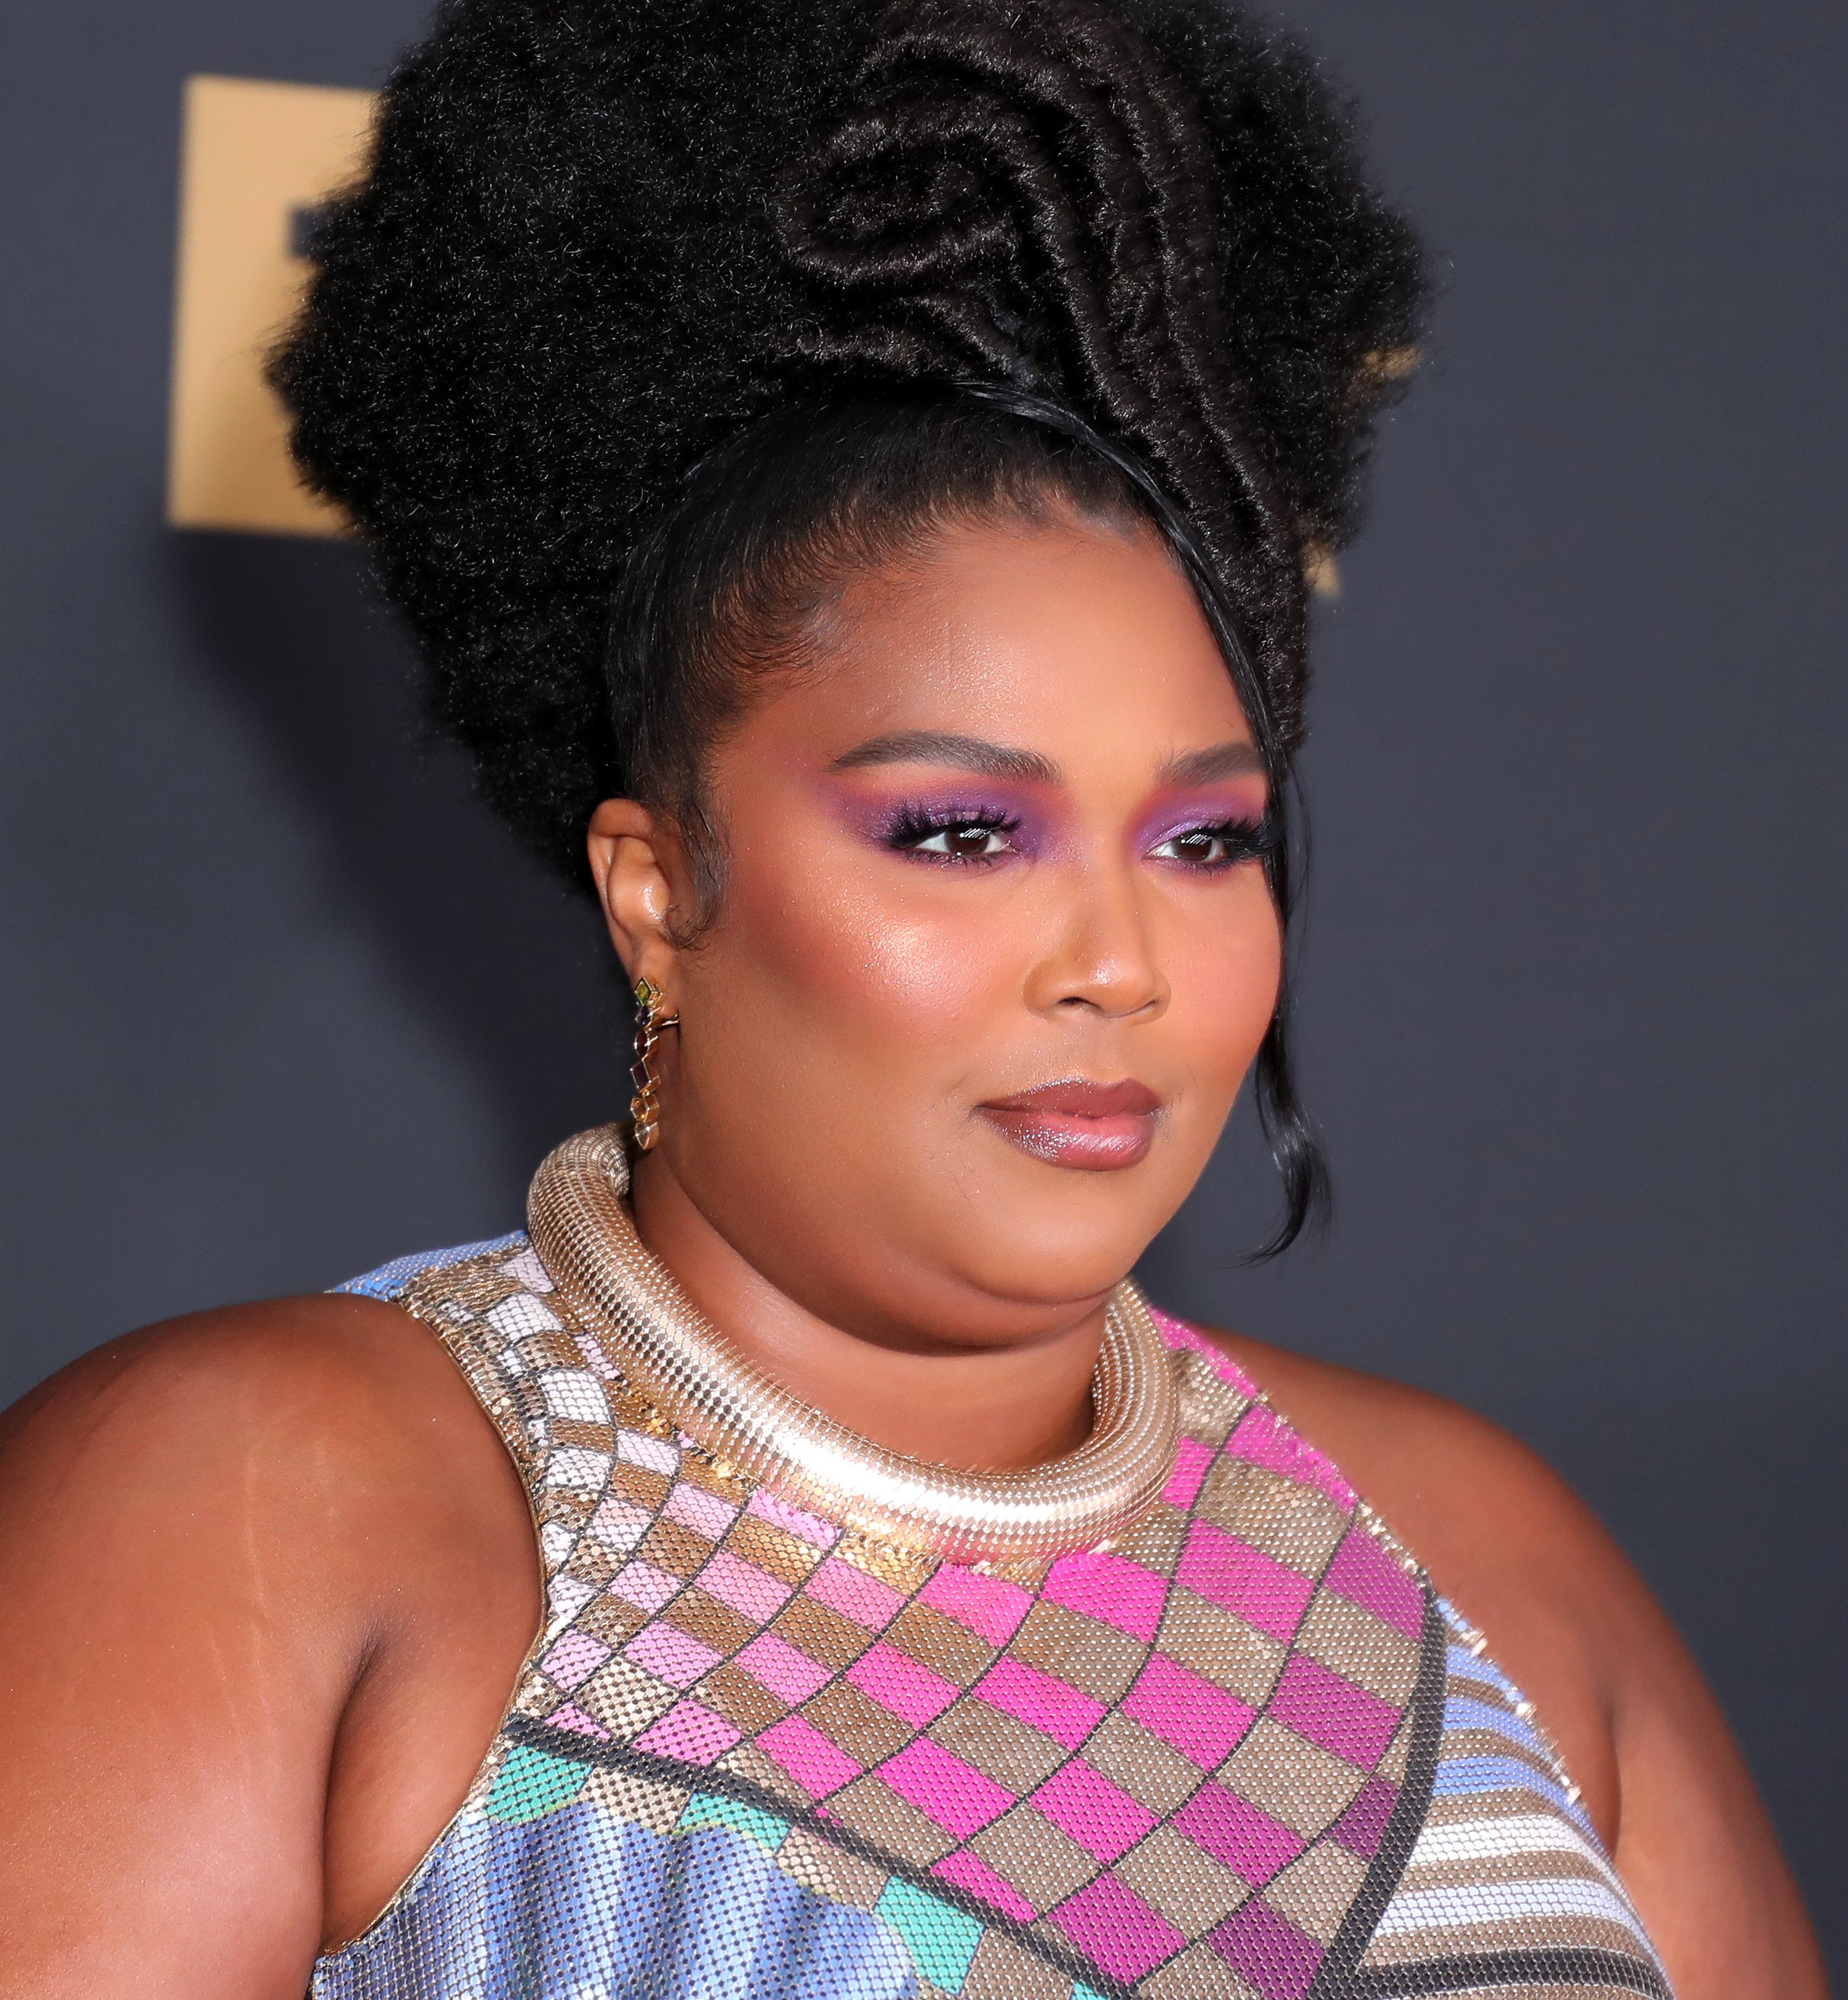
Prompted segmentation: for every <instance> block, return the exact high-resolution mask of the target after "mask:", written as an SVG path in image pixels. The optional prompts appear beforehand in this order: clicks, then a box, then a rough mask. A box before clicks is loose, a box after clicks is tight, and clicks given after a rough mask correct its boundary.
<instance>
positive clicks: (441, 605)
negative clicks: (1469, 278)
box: [273, 0, 1423, 870]
mask: <svg viewBox="0 0 1848 2000" xmlns="http://www.w3.org/2000/svg"><path fill="white" fill-rule="evenodd" d="M311 249H312V255H313V258H314V262H315V265H316V266H317V270H316V275H315V276H314V280H313V283H312V284H311V287H310V290H309V294H308V297H307V302H306V304H305V307H304V311H303V312H302V314H301V316H300V320H299V321H298V322H297V325H296V326H295V327H294V329H293V330H292V332H290V335H289V336H288V339H287V341H286V342H285V344H284V345H283V346H282V348H281V349H279V351H278V352H277V354H276V357H275V359H274V361H273V379H274V380H275V381H276V385H277V387H278V388H279V389H280V391H281V393H282V394H283V398H284V399H285V401H287V404H288V405H289V407H290V410H291V411H292V412H293V415H294V423H295V429H294V446H295V450H296V453H297V457H298V459H299V461H300V464H301V466H302V467H303V469H304V472H305V474H307V477H308V478H309V480H310V481H311V483H312V484H314V487H315V488H318V490H319V491H321V492H322V493H323V494H325V495H328V497H329V498H332V500H334V501H335V502H337V503H338V504H339V505H340V506H341V507H342V509H345V510H346V512H347V514H348V515H349V516H350V518H351V519H352V520H353V523H355V524H356V527H357V528H358V530H359V531H360V533H361V534H362V535H363V536H364V538H365V539H366V541H367V542H368V543H369V544H370V547H371V548H372V550H373V553H374V555H375V557H376V559H377V564H378V567H379V570H380V575H381V576H382V578H383V580H384V585H385V586H386V588H387V590H388V592H390V594H391V595H392V596H393V597H394V599H396V600H397V602H398V603H399V604H400V605H401V607H402V608H403V609H404V611H405V613H406V614H407V615H408V617H409V619H410V621H411V623H412V626H413V627H414V628H415V631H416V634H417V635H418V637H419V641H420V642H421V644H422V648H423V650H424V652H425V655H426V658H427V659H428V661H429V665H430V669H431V677H432V692H433V696H434V700H435V703H436V711H437V714H438V716H439V719H440V720H441V721H442V722H443V724H445V725H446V727H449V728H450V729H451V730H452V731H453V732H454V733H455V734H457V735H458V736H459V737H460V738H462V739H463V740H464V741H465V742H466V743H467V745H469V747H470V748H471V750H472V752H473V753H474V756H475V758H476V759H477V760H478V766H479V769H480V771H481V780H482V783H483V786H484V789H485V792H486V793H487V794H488V797H489V799H490V800H491V801H492V803H493V804H495V806H496V807H498V809H499V810H500V811H501V812H502V814H504V815H505V817H506V818H508V819H509V821H512V824H513V825H515V826H516V828H518V829H519V831H520V832H522V833H523V835H525V836H526V838H527V839H529V840H530V842H532V843H533V844H534V845H536V846H537V847H538V848H539V849H541V850H542V851H544V852H546V853H547V854H548V855H550V856H553V857H554V859H558V860H559V861H560V862H561V863H562V864H563V865H564V866H565V867H566V868H567V869H568V870H578V869H581V866H582V862H581V856H582V837H583V828H584V826H585V821H586V820H587V818H588V817H589V812H590V810H591V807H592V805H593V804H594V803H595V801H596V800H597V799H598V798H599V797H602V796H605V795H606V794H607V793H610V791H612V790H617V789H620V786H621V783H622V779H623V775H624V761H623V757H622V755H621V746H620V744H619V743H618V742H617V738H616V734H615V727H614V725H613V722H612V720H611V717H612V704H611V691H610V686H608V684H607V679H606V676H607V675H608V673H609V671H610V668H609V663H608V661H607V659H606V653H607V651H608V646H607V632H608V627H609V620H610V607H611V604H612V600H613V595H614V594H615V592H616V591H617V586H618V585H619V583H620V579H621V578H622V576H623V574H624V565H625V563H626V561H627V559H628V557H630V555H631V554H632V553H633V552H634V550H635V549H636V548H637V545H638V543H641V541H642V540H643V539H644V536H647V535H648V533H649V532H650V530H651V523H655V522H657V521H658V519H659V518H660V517H661V516H662V514H663V512H664V510H667V509H670V508H671V507H672V505H674V504H675V502H676V495H679V493H680V492H681V491H683V481H685V479H686V475H687V474H688V471H689V469H690V467H693V466H694V465H696V464H697V463H698V462H699V461H700V460H701V459H702V458H703V457H704V456H705V455H706V454H708V453H710V452H712V451H713V450H714V449H715V448H716V447H718V446H721V445H724V443H726V441H727V440H728V439H736V438H737V437H738V436H740V435H741V433H743V432H745V431H746V429H747V428H748V427H749V426H751V425H753V424H754V423H756V422H758V421H759V419H762V418H766V416H768V415H770V414H771V413H773V412H776V411H787V410H788V408H790V407H791V406H792V403H794V404H797V405H799V404H800V403H801V400H802V399H804V398H815V399H818V401H820V402H821V403H822V404H824V405H825V404H827V403H828V401H830V399H841V400H847V401H850V400H851V399H853V398H855V397H862V396H865V395H867V394H872V395H874V396H876V397H877V396H880V395H888V396H889V395H890V394H891V393H892V392H894V391H897V392H899V393H901V394H919V393H922V392H927V391H929V392H935V391H942V392H943V394H950V395H954V394H955V393H956V391H955V388H954V385H956V384H966V383H968V382H971V381H976V382H988V383H993V384H1003V385H1008V386H1009V387H1012V388H1013V389H1014V390H1017V391H1021V392H1023V393H1029V392H1030V394H1032V395H1033V396H1035V397H1037V398H1041V399H1044V401H1047V402H1050V403H1052V404H1056V405H1058V406H1060V408H1062V409H1064V410H1068V411H1071V412H1072V413H1073V414H1074V415H1076V416H1077V417H1079V418H1081V419H1082V422H1083V423H1084V424H1086V425H1089V427H1091V429H1092V430H1094V431H1095V432H1097V433H1099V434H1101V435H1102V436H1104V437H1106V438H1108V439H1111V440H1112V441H1113V443H1114V444H1115V445H1117V446H1120V448H1121V449H1122V450H1124V451H1125V452H1127V453H1131V455H1133V457H1134V459H1135V460H1136V461H1137V463H1138V464H1141V465H1142V466H1145V467H1147V469H1148V472H1149V473H1150V474H1152V476H1153V478H1154V480H1155V481H1156V482H1158V485H1159V487H1160V488H1161V490H1162V492H1163V493H1164V494H1165V495H1166V496H1167V497H1168V498H1169V499H1170V500H1171V501H1172V504H1173V506H1174V508H1175V509H1176V511H1177V512H1178V513H1179V516H1182V517H1183V518H1184V519H1185V520H1186V522H1187V523H1190V526H1192V528H1193V530H1194V531H1195V532H1196V533H1197V536H1198V539H1199V542H1200V545H1201V547H1203V548H1204V550H1205V551H1206V552H1207V556H1208V557H1209V558H1210V560H1211V563H1212V564H1213V566H1214V571H1215V573H1216V574H1217V575H1218V577H1219V578H1221V582H1222V585H1223V589H1224V593H1225V595H1226V596H1227V598H1228V600H1229V602H1231V606H1233V607H1234V609H1235V613H1236V615H1237V617H1238V620H1239V622H1240V624H1241V627H1242V634H1243V637H1244V640H1245V644H1246V646H1247V648H1249V651H1250V653H1251V655H1252V659H1253V661H1254V662H1255V665H1256V676H1257V679H1258V682H1259V685H1260V686H1261V689H1262V692H1263V699H1264V700H1265V702H1266V704H1267V706H1268V710H1269V714H1268V717H1266V724H1267V727H1268V728H1269V730H1270V733H1271V734H1272V735H1273V737H1274V739H1275V740H1276V741H1277V742H1278V743H1279V744H1280V745H1282V746H1283V749H1284V754H1286V755H1287V752H1288V751H1289V750H1290V748H1293V747H1294V744H1295V743H1296V741H1297V740H1298V738H1299V737H1300V734H1301V705H1302V694H1303V687H1304V677H1305V661H1304V627H1305V617H1306V609H1305V607H1306V596H1305V591H1304V569H1305V564H1312V563H1313V562H1314V561H1316V560H1317V559H1318V557H1320V556H1321V555H1322V554H1325V553H1326V552H1328V551H1330V550H1333V549H1334V548H1336V547H1338V546H1339V544H1340V543H1342V542H1343V540H1345V539H1346V536H1348V535H1349V534H1350V533H1351V531H1352V530H1353V526H1354V524H1355V520H1356V509H1357V499H1358V488H1359V483H1360V474H1361V471H1362V469H1363V462H1364V459H1365V456H1366V451H1367V441H1368V438H1369V434H1370V426H1371V424H1372V421H1373V419H1374V415H1376V413H1377V410H1378V409H1379V408H1380V407H1381V404H1382V402H1383V401H1384V400H1385V399H1386V398H1387V397H1388V395H1389V394H1390V393H1391V388H1392V385H1393V383H1394V381H1395V378H1396V377H1398V375H1399V374H1400V373H1402V372H1403V366H1404V362H1405V357H1406V356H1407V355H1408V354H1409V351H1410V350H1411V349H1412V346H1413V345H1414V344H1415V342H1416V340H1417V339H1418V336H1419V318H1420V314H1421V312H1422V302H1423V282H1422V271H1421V263H1420V258H1419V251H1418V248H1417V245H1416V241H1415V239H1414V238H1413V237H1412V234H1411V232H1410V231H1409V228H1408V227H1406V225H1405V223H1404V222H1403V221H1402V220H1401V218H1400V217H1398V215H1396V214H1395V213H1394V212H1393V211H1392V210H1391V209H1390V208H1388V207H1386V206H1385V205H1384V204H1383V203H1382V202H1381V200H1379V199H1378V197H1377V196H1376V195H1375V194H1374V192H1373V191H1372V189H1370V186H1369V183H1368V182H1367V179H1366V177H1365V175H1364V172H1363V168H1362V166H1361V164H1360V160H1359V158H1358V156H1357V154H1356V148H1355V144H1354V141H1353V130H1352V123H1351V120H1350V116H1349V114H1348V113H1347V111H1346V108H1345V107H1344V106H1343V105H1342V104H1341V103H1340V102H1338V101H1337V100H1336V99H1335V98H1334V97H1333V96H1332V95H1331V94H1330V93H1329V91H1328V90H1327V89H1326V88H1325V85H1324V84H1323V83H1322V80H1321V78H1320V77H1319V75H1318V72H1317V70H1316V68H1315V64H1313V62H1312V61H1311V59H1310V58H1309V57H1307V56H1306V55H1305V54H1304V53H1303V52H1302V51H1301V50H1300V49H1299V48H1298V47H1297V46H1296V45H1295V44H1294V43H1293V42H1291V41H1290V40H1287V38H1285V37H1284V36H1280V35H1279V34H1277V33H1275V32H1273V31H1272V30H1268V29H1265V28H1263V27H1260V26H1257V25H1256V24H1254V23H1252V22H1251V21H1249V20H1248V19H1245V18H1244V17H1242V16H1240V15H1238V14H1237V13H1235V12H1231V11H1230V10H1229V9H1228V8H1227V7H1225V6H1224V5H1221V4H1218V0H898V4H897V5H893V6H890V7H887V8H880V7H877V6H871V7H870V6H868V5H867V4H866V0H450V4H449V5H446V6H445V7H444V8H443V10H442V11H441V12H440V13H439V16H438V17H437V20H436V26H435V27H434V30H433V31H432V33H431V35H430V36H429V38H428V40H426V41H425V42H423V43H422V44H421V45H420V46H419V47H416V48H415V49H414V50H412V52H411V53H410V54H409V55H408V57H406V58H405V61H403V63H402V64H401V66H400V67H399V68H398V71H397V72H396V74H395V75H394V78H392V80H391V84H390V85H389V87H388V89H387V91H386V92H385V94H384V100H383V102H382V106H381V108H380V114H379V119H378V123H377V131H376V136H375V142H374V146H373V155H372V158H371V161H370V167H369V168H368V170H367V172H366V174H365V175H364V177H363V179H362V180H361V181H360V182H359V183H358V184H357V185H356V186H354V187H353V189H351V190H350V191H349V192H348V193H346V194H345V195H343V196H341V197H340V198H339V200H336V201H335V202H334V203H332V204H330V206H329V207H328V209H327V210H326V211H325V215H324V217H323V219H322V220H321V223H320V224H319V226H318V229H317V231H316V232H315V234H314V238H313V241H312V245H311ZM621 708H622V704H621V703H617V712H620V711H621Z"/></svg>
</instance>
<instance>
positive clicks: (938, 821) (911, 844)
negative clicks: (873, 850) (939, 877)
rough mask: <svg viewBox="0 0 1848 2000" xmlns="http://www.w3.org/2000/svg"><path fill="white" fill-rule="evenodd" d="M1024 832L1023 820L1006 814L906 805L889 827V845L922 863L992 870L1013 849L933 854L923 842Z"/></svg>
mask: <svg viewBox="0 0 1848 2000" xmlns="http://www.w3.org/2000/svg"><path fill="white" fill-rule="evenodd" d="M964 832H969V833H998V834H1001V835H1004V836H1008V835H1013V834H1016V833H1018V832H1020V821H1019V820H1018V819H1017V818H1013V817H1011V816H1010V815H1009V814H1006V813H1000V812H994V811H980V810H978V811H973V812H971V811H966V810H960V809H959V810H957V811H954V812H945V811H935V812H933V811H929V810H927V809H926V807H922V806H905V807H901V809H900V811H898V814H896V815H895V816H894V818H893V820H892V822H891V825H890V826H889V827H888V828H887V829H886V832H885V843H886V845H888V847H891V848H894V849H896V850H897V851H898V852H900V853H901V854H911V855H915V856H917V857H918V859H920V860H922V861H927V862H937V863H944V864H947V866H950V867H952V868H969V867H976V868H984V867H992V866H993V865H994V864H995V863H996V862H997V861H999V859H1001V857H1002V854H1006V853H1008V852H1011V851H1012V850H1011V849H1009V848H1006V847H1004V848H1002V849H1001V851H1000V852H999V853H996V854H949V853H941V854H933V853H932V852H929V850H927V849H926V848H925V847H924V845H923V843H924V842H926V841H927V840H932V839H936V836H937V835H940V834H949V833H964Z"/></svg>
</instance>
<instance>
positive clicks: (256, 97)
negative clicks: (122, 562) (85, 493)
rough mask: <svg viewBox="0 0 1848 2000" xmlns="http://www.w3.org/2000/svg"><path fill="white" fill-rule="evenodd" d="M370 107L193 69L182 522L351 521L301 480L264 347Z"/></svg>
mask: <svg viewBox="0 0 1848 2000" xmlns="http://www.w3.org/2000/svg"><path fill="white" fill-rule="evenodd" d="M372 108H373V98H372V96H371V94H370V92H366V91H363V90H330V89H324V88H322V87H321V86H320V85H315V84H304V83H263V82H257V81H255V80H254V79H252V78H245V77H232V76H195V77H192V78H189V79H188V80H187V83H186V128H185V132H186V136H185V140H184V148H183V153H182V161H181V168H180V196H179V273H178V279H177V283H176V286H175V304H174V337H173V390H172V412H171V422H170V428H169V431H168V456H167V518H168V520H169V521H170V522H171V523H172V524H173V525H174V526H175V527H180V528H241V529H245V530H250V531H252V532H254V533H262V534H278V535H336V534H339V533H340V532H341V521H340V517H339V515H338V513H336V512H335V511H334V510H333V509H332V508H330V507H328V506H327V505H325V504H324V503H323V502H321V501H319V500H317V499H315V498H314V497H313V496H312V495H310V494H308V493H307V492H305V491H304V490H303V488H302V487H301V485H300V483H299V481H297V478H296V477H295V470H294V467H293V466H292V465H291V464H290V461H289V453H288V447H287V444H286V443H285V441H284V439H285V429H286V426H285V422H284V418H283V410H282V406H281V405H280V404H279V403H278V402H277V401H276V398H275V396H274V395H273V394H271V392H270V390H269V386H268V384H266V382H265V381H264V380H263V374H262V369H263V355H264V351H265V349H266V348H267V347H268V346H269V344H270V342H272V341H273V340H274V339H275V338H276V335H277V334H278V333H279V332H280V331H281V329H282V328H283V326H284V325H286V324H287V321H288V318H289V316H290V314H291V313H292V312H293V311H294V309H295V306H296V304H297V300H299V298H300V295H301V288H302V284H303V282H304V280H305V279H306V278H307V274H308V266H307V263H306V262H304V259H303V258H302V256H301V255H300V248H301V240H302V231H303V227H304V223H305V221H306V219H307V217H308V216H309V215H310V214H311V212H312V210H313V209H314V204H315V203H317V202H318V201H319V200H321V199H322V198H323V197H324V196H326V195H327V194H328V193H329V192H330V191H331V190H332V189H334V188H335V187H338V186H339V185H340V184H341V183H342V182H343V181H345V180H346V179H348V178H349V176H350V175H352V174H353V172H354V171H355V170H356V168H357V167H358V166H359V165H360V160H361V158H362V155H363V149H364V145H365V139H366V128H367V126H368V124H369V123H370V120H371V116H372Z"/></svg>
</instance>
